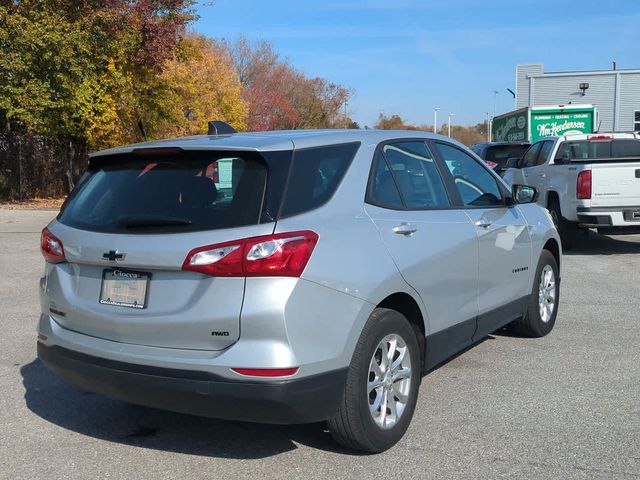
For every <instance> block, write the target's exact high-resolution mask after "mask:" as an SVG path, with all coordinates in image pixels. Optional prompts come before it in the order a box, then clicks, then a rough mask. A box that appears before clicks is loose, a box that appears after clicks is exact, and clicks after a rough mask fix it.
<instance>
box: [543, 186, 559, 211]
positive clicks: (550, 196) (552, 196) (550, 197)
mask: <svg viewBox="0 0 640 480" xmlns="http://www.w3.org/2000/svg"><path fill="white" fill-rule="evenodd" d="M552 201H555V202H558V208H560V195H559V194H558V192H556V191H554V190H549V191H548V192H547V202H546V206H547V209H548V208H549V205H550V204H551V202H552Z"/></svg>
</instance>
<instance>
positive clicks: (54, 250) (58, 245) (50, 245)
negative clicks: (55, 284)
mask: <svg viewBox="0 0 640 480" xmlns="http://www.w3.org/2000/svg"><path fill="white" fill-rule="evenodd" d="M40 252H41V253H42V256H43V257H44V259H45V260H46V261H47V262H49V263H60V262H65V261H66V260H67V259H66V258H65V257H64V246H63V245H62V242H61V241H60V239H59V238H58V237H56V236H55V235H54V234H53V233H51V232H50V231H49V229H48V228H46V227H45V228H43V229H42V234H41V235H40Z"/></svg>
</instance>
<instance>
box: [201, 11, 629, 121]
mask: <svg viewBox="0 0 640 480" xmlns="http://www.w3.org/2000/svg"><path fill="white" fill-rule="evenodd" d="M198 13H199V14H200V16H201V18H200V20H199V21H198V22H197V23H196V25H195V30H196V31H198V32H200V33H203V34H205V35H208V36H210V37H215V38H227V39H233V38H235V37H237V36H238V35H240V34H242V35H245V36H246V37H247V38H249V39H250V40H255V39H265V40H268V41H270V42H271V43H273V45H274V46H275V49H276V51H278V52H279V53H280V54H281V56H282V57H283V58H285V59H287V60H288V61H289V62H290V63H291V64H292V65H294V66H295V67H296V68H298V69H299V70H301V71H303V72H304V73H305V74H307V75H309V76H320V77H324V78H327V79H329V80H331V81H335V82H338V83H341V84H343V85H345V86H347V87H350V88H352V89H353V90H354V91H355V95H354V97H353V99H352V100H351V101H350V102H349V105H348V111H349V112H350V114H351V116H352V117H353V118H354V119H355V120H356V121H358V122H359V123H360V124H361V125H373V124H374V123H375V121H376V119H377V117H378V114H379V113H380V112H384V113H385V114H394V113H397V114H399V115H401V116H402V117H403V118H404V119H405V120H406V121H407V122H410V123H415V124H431V123H433V108H434V107H439V108H440V109H441V110H440V113H439V115H440V116H439V118H438V123H439V124H441V123H443V122H444V121H446V116H447V115H448V113H454V114H455V117H454V120H453V121H454V123H456V124H461V125H469V124H474V123H478V122H481V121H483V119H484V118H485V116H486V112H488V111H489V112H492V111H493V103H494V97H495V98H496V100H497V106H496V109H497V112H498V113H501V112H505V111H509V110H512V108H513V97H512V96H511V94H510V93H509V92H507V90H506V89H507V88H511V89H515V66H516V64H518V63H534V62H542V63H544V64H545V71H565V70H601V69H607V68H610V66H611V61H612V60H616V61H617V62H618V68H640V50H638V47H639V45H640V1H639V0H609V1H608V2H606V1H602V0H600V1H595V0H581V1H566V0H555V1H549V0H536V1H531V0H488V1H482V0H455V1H450V2H448V1H446V0H440V1H438V2H433V1H431V0H423V1H418V0H386V1H382V0H370V1H348V0H344V1H340V0H324V1H322V2H316V1H306V0H297V1H295V0H270V1H258V0H255V1H250V0H215V1H214V2H205V4H203V5H201V6H200V7H199V9H198ZM494 90H497V91H499V94H498V95H497V96H495V95H494V93H493V91H494Z"/></svg>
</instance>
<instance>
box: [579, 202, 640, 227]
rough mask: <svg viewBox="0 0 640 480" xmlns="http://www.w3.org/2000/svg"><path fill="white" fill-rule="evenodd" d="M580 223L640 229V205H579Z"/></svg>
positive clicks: (583, 224)
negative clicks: (613, 206) (612, 206)
mask: <svg viewBox="0 0 640 480" xmlns="http://www.w3.org/2000/svg"><path fill="white" fill-rule="evenodd" d="M577 214H578V224H579V226H581V227H586V228H607V227H616V228H629V229H632V230H637V229H640V206H638V207H618V208H611V207H578V209H577Z"/></svg>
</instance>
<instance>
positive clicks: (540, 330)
mask: <svg viewBox="0 0 640 480" xmlns="http://www.w3.org/2000/svg"><path fill="white" fill-rule="evenodd" d="M549 271H550V272H551V273H552V276H551V280H553V292H552V293H551V290H550V287H549V285H550V284H549V281H548V280H549V274H548V272H549ZM543 275H544V276H543ZM559 278H560V277H559V276H558V263H557V262H556V259H555V257H554V256H553V255H552V254H551V252H549V251H548V250H543V251H542V253H541V254H540V260H538V267H537V268H536V274H535V277H534V278H533V288H532V289H531V296H530V298H529V303H528V305H527V311H526V313H525V315H524V317H523V318H522V319H520V320H516V321H515V322H513V323H512V324H511V327H512V330H513V331H514V332H515V333H517V334H520V335H523V336H527V337H544V336H545V335H547V334H548V333H549V332H551V330H553V326H554V325H555V323H556V316H557V315H558V302H559V301H560V283H559ZM543 285H544V288H543ZM550 297H553V305H552V306H551V308H549V304H550V302H549V298H550ZM543 308H544V310H543Z"/></svg>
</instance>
